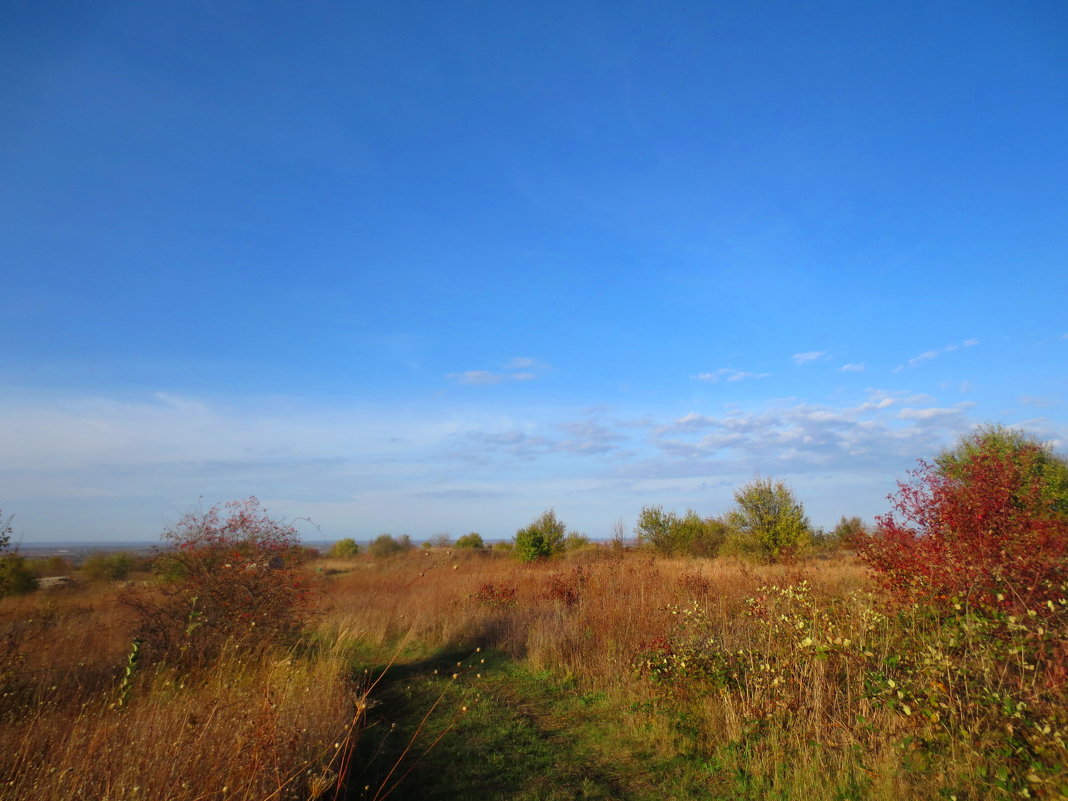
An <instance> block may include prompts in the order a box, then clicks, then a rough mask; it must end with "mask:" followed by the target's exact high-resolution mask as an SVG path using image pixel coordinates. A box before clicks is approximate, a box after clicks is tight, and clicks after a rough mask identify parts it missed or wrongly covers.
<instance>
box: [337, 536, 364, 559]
mask: <svg viewBox="0 0 1068 801" xmlns="http://www.w3.org/2000/svg"><path fill="white" fill-rule="evenodd" d="M359 554H360V546H359V545H357V544H356V540H354V539H353V538H352V537H345V538H344V539H340V540H338V541H337V542H335V543H334V544H333V545H332V546H330V552H329V556H330V558H331V559H353V558H355V557H356V556H359Z"/></svg>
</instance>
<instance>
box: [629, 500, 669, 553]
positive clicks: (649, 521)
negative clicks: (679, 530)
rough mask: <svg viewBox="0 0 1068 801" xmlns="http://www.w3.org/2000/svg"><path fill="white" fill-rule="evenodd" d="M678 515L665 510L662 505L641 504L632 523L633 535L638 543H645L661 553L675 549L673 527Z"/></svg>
mask: <svg viewBox="0 0 1068 801" xmlns="http://www.w3.org/2000/svg"><path fill="white" fill-rule="evenodd" d="M677 523H678V515H676V514H675V513H674V512H665V511H664V507H663V506H643V507H642V510H641V512H639V513H638V522H637V523H635V524H634V535H635V536H636V537H637V538H638V544H639V545H647V546H649V547H650V548H652V549H653V550H655V551H659V552H660V553H663V554H673V553H675V550H676V542H675V529H676V524H677Z"/></svg>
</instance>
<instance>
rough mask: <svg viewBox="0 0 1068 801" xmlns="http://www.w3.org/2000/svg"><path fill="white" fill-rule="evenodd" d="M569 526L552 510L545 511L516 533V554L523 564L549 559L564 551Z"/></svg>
mask: <svg viewBox="0 0 1068 801" xmlns="http://www.w3.org/2000/svg"><path fill="white" fill-rule="evenodd" d="M566 535H567V526H566V525H565V524H564V523H563V522H562V521H560V520H558V519H557V517H556V512H554V511H553V510H552V509H547V510H545V511H544V512H543V513H542V514H541V516H540V517H538V518H536V519H535V520H534V521H532V522H531V524H530V525H529V526H527V527H526V528H521V529H519V530H518V531H517V532H516V533H515V553H516V555H517V556H518V557H519V558H520V560H521V561H523V562H533V561H534V560H536V559H548V558H549V557H550V556H555V555H556V554H558V553H560V552H561V551H563V550H564V537H565V536H566Z"/></svg>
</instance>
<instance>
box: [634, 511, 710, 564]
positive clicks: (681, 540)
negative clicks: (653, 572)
mask: <svg viewBox="0 0 1068 801" xmlns="http://www.w3.org/2000/svg"><path fill="white" fill-rule="evenodd" d="M634 533H635V534H636V535H637V537H638V543H639V544H642V545H648V546H649V547H651V548H652V549H653V550H655V551H657V552H659V553H662V554H664V555H665V556H682V555H684V554H690V555H693V556H715V555H716V553H717V552H718V551H719V547H720V545H722V543H723V540H724V539H725V538H726V535H727V525H726V524H725V523H724V522H723V521H722V520H718V519H716V518H714V517H701V516H700V515H699V514H697V512H695V511H694V510H693V509H687V510H686V514H685V515H683V516H682V517H679V515H677V514H676V513H675V512H665V511H664V507H663V506H644V507H642V511H641V513H640V514H639V515H638V523H637V525H635V527H634Z"/></svg>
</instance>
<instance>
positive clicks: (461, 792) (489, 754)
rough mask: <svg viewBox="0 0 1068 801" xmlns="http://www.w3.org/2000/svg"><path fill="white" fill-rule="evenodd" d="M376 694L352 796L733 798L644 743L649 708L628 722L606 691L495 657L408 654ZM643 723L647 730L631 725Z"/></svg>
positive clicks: (688, 760) (698, 771) (707, 776)
mask: <svg viewBox="0 0 1068 801" xmlns="http://www.w3.org/2000/svg"><path fill="white" fill-rule="evenodd" d="M483 660H484V661H483ZM457 663H459V664H457ZM380 670H382V668H381V667H379V668H374V669H370V671H371V673H372V674H374V673H376V672H377V671H380ZM435 671H437V672H436V673H435ZM454 674H455V675H456V676H457V677H456V678H453V675H454ZM373 697H374V698H375V699H376V700H377V702H378V704H377V706H375V707H374V708H373V709H372V711H371V714H370V715H369V725H368V728H367V729H366V730H365V732H364V734H363V736H362V738H361V742H360V746H359V749H358V751H357V753H356V754H355V756H354V768H353V771H354V772H353V775H352V778H351V781H350V797H351V798H369V799H370V798H379V799H381V798H383V797H388V798H391V799H394V800H395V801H401V800H402V799H455V798H460V797H464V796H465V795H466V794H468V793H471V792H477V795H478V798H479V799H480V801H494V800H495V799H502V800H503V799H514V800H516V801H558V800H559V801H562V800H563V799H635V801H645V799H648V800H649V801H653V799H664V798H677V799H709V798H723V799H727V798H737V797H739V796H738V794H737V792H736V789H737V785H736V783H735V782H734V781H733V777H732V776H731V775H730V773H729V771H725V770H721V769H719V768H717V767H715V766H714V765H712V764H711V763H709V762H707V761H704V762H702V761H701V760H700V759H699V758H698V757H697V756H696V755H694V754H686V753H679V754H674V755H672V754H665V753H662V752H660V751H657V750H656V749H654V748H651V747H650V738H649V731H648V729H650V728H652V727H655V725H656V724H655V721H654V717H653V716H652V715H651V714H650V713H649V712H642V711H641V710H638V711H637V712H636V713H635V712H629V713H627V714H626V715H625V717H626V720H624V719H623V718H624V714H623V713H622V712H621V707H620V705H619V703H618V702H617V701H613V700H612V699H609V698H607V697H606V696H605V694H603V693H589V692H582V691H581V690H580V689H579V688H578V687H577V686H576V684H575V682H573V681H570V680H567V679H561V678H559V677H554V676H553V675H552V674H550V673H548V672H544V671H536V670H533V669H531V668H528V667H526V666H524V665H523V664H522V663H520V662H516V661H514V660H511V659H509V658H508V657H506V656H505V655H503V654H501V653H499V652H493V651H486V652H473V651H465V652H456V651H446V652H438V653H434V654H429V655H419V654H418V653H417V652H416V651H414V650H413V651H411V652H408V653H405V654H403V655H402V656H401V658H399V659H397V660H396V661H395V662H394V663H393V664H392V665H391V666H390V667H389V668H388V670H387V671H386V672H385V674H384V677H383V679H382V681H381V682H380V683H379V686H378V688H377V689H376V692H375V693H374V694H373ZM428 711H430V712H429V715H428ZM643 718H644V719H646V723H645V725H644V726H643V725H641V724H638V725H635V721H636V720H641V719H643ZM439 738H440V739H439ZM394 766H396V767H394ZM391 772H392V775H390V774H391Z"/></svg>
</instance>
